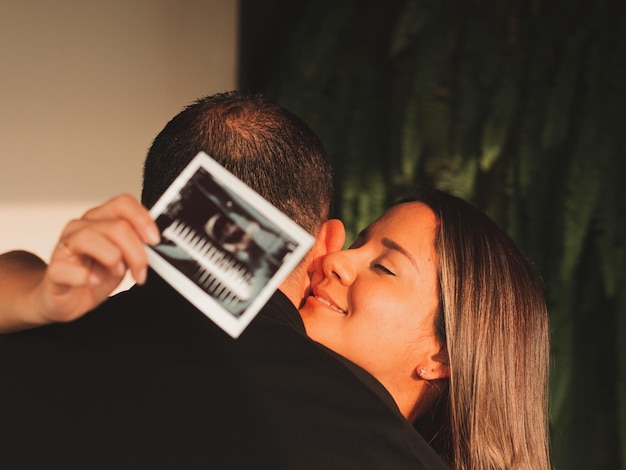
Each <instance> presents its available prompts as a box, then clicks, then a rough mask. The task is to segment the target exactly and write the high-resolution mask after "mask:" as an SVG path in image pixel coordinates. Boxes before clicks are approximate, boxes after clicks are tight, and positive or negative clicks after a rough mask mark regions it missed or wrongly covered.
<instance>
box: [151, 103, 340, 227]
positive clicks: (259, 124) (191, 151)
mask: <svg viewBox="0 0 626 470" xmlns="http://www.w3.org/2000/svg"><path fill="white" fill-rule="evenodd" d="M200 151H204V152H205V153H207V154H208V155H209V156H211V157H212V158H213V159H215V160H216V161H217V162H219V163H220V164H221V165H223V166H224V167H225V168H226V169H228V170H229V171H231V172H232V173H233V174H234V175H235V176H237V177H238V178H239V179H241V180H242V181H244V182H245V183H246V184H248V185H249V186H251V187H252V188H253V189H254V190H255V191H257V192H258V193H259V194H261V195H262V196H263V197H264V198H266V199H267V200H268V201H269V202H271V203H272V204H273V205H275V206H276V207H277V208H278V209H280V210H281V211H283V212H284V213H285V214H287V215H288V216H289V217H290V218H292V219H293V220H295V222H296V223H298V224H300V225H301V226H302V227H303V228H305V229H306V230H308V231H309V232H311V233H313V234H315V233H316V232H317V230H318V229H319V227H320V225H321V223H322V222H324V221H325V220H326V219H327V218H328V216H329V211H330V204H331V200H332V169H331V165H330V162H329V159H328V157H327V155H326V152H325V150H324V148H323V146H322V144H321V143H320V141H319V140H318V138H317V137H316V136H315V134H314V133H313V131H312V130H311V129H310V128H309V127H308V126H307V125H306V124H305V123H304V122H303V121H302V120H300V119H299V118H298V117H297V116H295V115H293V114H292V113H290V112H289V111H287V110H285V109H284V108H282V107H280V106H278V105H277V104H275V103H272V102H270V101H269V100H267V99H265V98H264V97H262V96H260V95H249V94H244V93H240V92H227V93H220V94H216V95H212V96H208V97H205V98H201V99H199V100H197V101H195V102H194V103H192V104H190V105H189V106H187V107H186V108H185V109H184V110H183V111H181V112H180V113H179V114H178V115H177V116H175V117H174V118H173V119H172V120H171V121H170V122H169V123H168V124H167V125H166V126H165V127H164V128H163V130H162V131H161V132H160V133H159V135H158V136H157V137H156V138H155V140H154V142H153V143H152V146H151V148H150V150H149V152H148V156H147V158H146V161H145V164H144V176H143V181H144V183H143V192H142V202H143V204H144V205H145V206H146V207H151V206H152V205H153V204H154V203H155V202H156V201H157V199H158V198H159V196H160V195H161V194H162V193H163V192H164V191H165V190H166V189H167V187H168V186H169V185H170V184H171V183H172V181H173V180H174V179H175V178H176V176H177V175H178V174H179V173H180V172H181V170H182V169H183V168H184V167H185V166H186V165H187V164H188V163H189V162H190V161H191V159H192V158H193V157H194V156H195V155H196V154H197V153H198V152H200Z"/></svg>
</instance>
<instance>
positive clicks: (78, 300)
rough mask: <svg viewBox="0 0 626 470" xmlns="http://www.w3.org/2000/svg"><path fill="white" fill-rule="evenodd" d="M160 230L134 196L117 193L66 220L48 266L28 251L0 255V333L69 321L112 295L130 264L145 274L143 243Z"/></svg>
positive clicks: (137, 274)
mask: <svg viewBox="0 0 626 470" xmlns="http://www.w3.org/2000/svg"><path fill="white" fill-rule="evenodd" d="M158 241H159V232H158V229H157V227H156V224H155V223H154V221H153V220H152V218H151V217H150V214H149V212H148V211H147V210H146V208H144V207H143V206H142V205H141V204H140V203H139V201H137V200H136V199H135V198H133V197H131V196H128V195H122V196H118V197H116V198H113V199H111V200H109V201H107V202H106V203H104V204H102V205H101V206H98V207H95V208H93V209H91V210H89V211H87V212H86V213H85V214H84V215H83V216H82V217H81V218H80V219H78V220H72V221H70V222H69V223H68V224H67V225H66V226H65V228H64V230H63V232H62V233H61V236H60V238H59V242H58V243H57V245H56V247H55V249H54V251H53V253H52V256H51V259H50V265H48V266H46V264H45V262H44V261H42V260H41V259H40V258H38V257H37V256H35V255H33V254H32V253H28V252H25V251H12V252H8V253H4V254H1V255H0V333H8V332H12V331H19V330H23V329H27V328H32V327H35V326H39V325H45V324H47V323H53V322H66V321H71V320H74V319H76V318H78V317H80V316H81V315H83V314H84V313H86V312H88V311H89V310H91V309H92V308H94V307H96V306H97V305H99V304H100V303H101V302H102V301H104V300H106V298H107V297H108V296H109V295H110V294H111V292H112V291H113V290H114V289H115V288H116V287H117V286H118V285H119V283H120V282H121V281H122V279H123V278H124V275H125V273H126V270H127V269H129V270H130V271H131V274H132V276H133V278H134V279H135V281H136V282H137V283H139V284H142V283H143V282H144V281H145V279H146V272H147V268H148V259H147V255H146V252H145V249H144V243H148V244H156V243H158Z"/></svg>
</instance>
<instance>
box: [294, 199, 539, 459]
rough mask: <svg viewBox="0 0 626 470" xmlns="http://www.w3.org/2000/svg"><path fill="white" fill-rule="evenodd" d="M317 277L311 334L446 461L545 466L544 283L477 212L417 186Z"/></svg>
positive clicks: (309, 312)
mask: <svg viewBox="0 0 626 470" xmlns="http://www.w3.org/2000/svg"><path fill="white" fill-rule="evenodd" d="M313 282H314V286H313V292H314V296H312V297H310V298H309V299H308V300H307V302H306V304H305V305H304V306H303V308H302V309H301V315H302V318H303V321H304V324H305V326H306V330H307V334H308V335H309V336H311V337H312V338H313V339H315V340H316V341H318V342H320V343H322V344H324V345H326V346H327V347H329V348H330V349H333V350H334V351H335V352H337V353H339V354H341V355H343V356H345V357H347V358H348V359H350V360H352V361H353V362H355V363H356V364H358V365H360V366H361V367H363V368H364V369H366V370H367V371H369V372H370V373H371V374H372V375H374V376H375V377H376V378H377V379H378V380H379V381H380V382H381V383H382V384H383V385H384V386H385V387H386V388H387V390H388V391H389V393H390V394H391V395H392V396H393V398H394V400H395V401H396V404H397V405H398V407H399V409H400V411H401V412H402V413H403V415H404V416H405V417H406V418H407V419H409V420H411V421H413V422H415V423H416V426H417V427H418V429H420V430H421V431H422V432H424V433H425V434H427V435H429V437H430V438H431V443H432V445H433V446H434V447H435V448H436V449H437V450H438V451H439V452H440V453H441V454H442V456H444V458H446V459H447V461H448V462H449V463H450V465H451V466H452V467H453V468H455V469H483V468H485V469H487V468H489V469H491V468H494V469H495V468H498V469H514V468H519V469H522V468H523V469H533V470H534V469H547V468H549V449H548V424H547V383H548V370H549V327H548V316H547V311H546V305H545V301H544V297H543V293H542V286H541V283H540V281H539V279H538V277H537V275H536V274H535V272H534V270H533V268H532V266H531V265H530V264H529V262H528V261H527V260H526V258H525V257H524V255H523V254H522V253H521V252H520V250H519V249H518V248H517V247H516V246H515V244H514V243H513V242H512V241H511V240H510V239H509V238H508V237H507V236H506V235H505V234H504V233H503V232H502V231H501V230H500V229H499V228H498V227H497V226H496V225H495V224H494V223H493V222H492V221H491V220H490V219H489V218H488V217H486V216H485V215H484V214H483V213H481V212H480V211H478V210H477V209H475V208H474V207H472V206H471V205H470V204H468V203H466V202H464V201H463V200H461V199H459V198H456V197H453V196H450V195H447V194H445V193H442V192H439V191H432V192H425V193H423V194H421V195H420V196H419V197H417V198H415V199H412V200H407V201H404V202H401V203H399V204H397V205H395V206H393V207H391V208H390V209H389V210H387V211H386V212H385V213H384V214H383V215H382V216H381V217H380V218H379V219H378V220H377V221H375V222H374V223H373V224H372V225H371V226H369V227H368V228H367V229H366V230H364V231H363V232H362V233H361V234H360V235H359V237H358V239H357V241H356V242H355V243H354V245H353V246H352V247H351V248H350V249H349V250H346V251H342V252H338V253H334V254H331V255H328V256H327V257H326V258H325V259H324V260H323V262H322V265H321V268H320V269H318V270H317V272H316V273H315V275H314V281H313Z"/></svg>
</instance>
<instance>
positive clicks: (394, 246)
mask: <svg viewBox="0 0 626 470" xmlns="http://www.w3.org/2000/svg"><path fill="white" fill-rule="evenodd" d="M381 243H382V244H383V246H384V247H386V248H389V249H390V250H394V251H397V252H398V253H401V254H402V255H404V256H406V257H407V258H408V260H409V261H410V262H411V264H413V266H415V269H417V270H418V271H419V268H418V267H417V262H416V261H415V258H413V256H412V255H411V253H409V252H408V251H407V250H405V249H404V248H402V247H401V246H400V245H398V244H397V243H396V242H394V241H393V240H391V239H390V238H386V237H385V238H383V239H382V241H381Z"/></svg>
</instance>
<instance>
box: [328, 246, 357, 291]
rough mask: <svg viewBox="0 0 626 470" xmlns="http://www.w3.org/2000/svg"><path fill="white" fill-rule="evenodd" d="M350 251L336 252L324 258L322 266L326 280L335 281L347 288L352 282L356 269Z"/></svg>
mask: <svg viewBox="0 0 626 470" xmlns="http://www.w3.org/2000/svg"><path fill="white" fill-rule="evenodd" d="M351 251H352V250H344V251H338V252H336V253H331V254H329V255H326V256H325V257H324V259H323V260H322V266H323V268H324V274H325V275H326V277H327V278H333V279H336V280H338V281H339V282H340V283H341V284H343V285H344V286H349V285H351V284H352V283H353V282H354V279H355V277H356V269H355V266H354V263H353V260H352V256H351V255H350V254H351Z"/></svg>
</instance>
